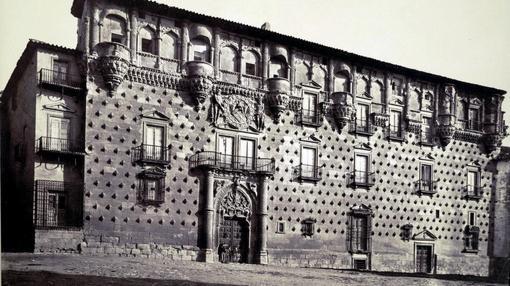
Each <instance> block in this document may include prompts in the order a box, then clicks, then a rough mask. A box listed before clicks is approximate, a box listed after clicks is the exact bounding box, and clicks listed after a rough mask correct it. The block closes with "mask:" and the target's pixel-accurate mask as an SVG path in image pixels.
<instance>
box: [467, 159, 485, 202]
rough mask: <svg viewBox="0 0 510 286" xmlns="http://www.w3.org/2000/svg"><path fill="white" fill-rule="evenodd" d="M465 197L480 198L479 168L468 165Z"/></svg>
mask: <svg viewBox="0 0 510 286" xmlns="http://www.w3.org/2000/svg"><path fill="white" fill-rule="evenodd" d="M466 192H467V193H466V198H468V199H480V198H481V197H482V189H481V188H480V169H478V168H473V167H470V168H468V174H467V185H466Z"/></svg>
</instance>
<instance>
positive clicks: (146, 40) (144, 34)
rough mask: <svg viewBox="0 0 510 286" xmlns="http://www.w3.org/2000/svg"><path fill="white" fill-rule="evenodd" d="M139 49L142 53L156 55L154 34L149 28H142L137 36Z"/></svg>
mask: <svg viewBox="0 0 510 286" xmlns="http://www.w3.org/2000/svg"><path fill="white" fill-rule="evenodd" d="M138 37H139V41H140V43H139V45H140V46H139V49H140V51H142V52H144V53H150V54H157V47H156V37H155V32H154V31H153V30H152V29H151V28H150V27H144V28H142V29H141V30H140V34H139V36H138Z"/></svg>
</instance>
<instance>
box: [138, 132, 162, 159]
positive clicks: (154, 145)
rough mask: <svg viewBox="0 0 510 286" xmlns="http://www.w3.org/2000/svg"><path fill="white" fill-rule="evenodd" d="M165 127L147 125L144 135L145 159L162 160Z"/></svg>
mask: <svg viewBox="0 0 510 286" xmlns="http://www.w3.org/2000/svg"><path fill="white" fill-rule="evenodd" d="M164 139H165V129H164V127H163V126H157V125H147V126H146V127H145V137H144V142H143V143H144V148H143V149H144V150H143V152H144V153H145V154H144V156H145V158H147V159H152V160H162V159H164V155H165V147H164V143H165V140H164Z"/></svg>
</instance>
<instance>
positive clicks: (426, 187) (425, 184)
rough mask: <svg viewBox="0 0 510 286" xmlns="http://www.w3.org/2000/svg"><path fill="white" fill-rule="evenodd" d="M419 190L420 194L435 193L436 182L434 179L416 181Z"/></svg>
mask: <svg viewBox="0 0 510 286" xmlns="http://www.w3.org/2000/svg"><path fill="white" fill-rule="evenodd" d="M416 187H417V192H418V194H420V195H433V194H435V193H436V182H434V181H432V180H418V181H416Z"/></svg>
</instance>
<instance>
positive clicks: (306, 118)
mask: <svg viewBox="0 0 510 286" xmlns="http://www.w3.org/2000/svg"><path fill="white" fill-rule="evenodd" d="M301 116H302V118H301V120H302V122H304V123H317V122H318V117H317V94H314V93H309V92H305V93H304V94H303V110H302V111H301Z"/></svg>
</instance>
